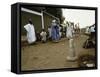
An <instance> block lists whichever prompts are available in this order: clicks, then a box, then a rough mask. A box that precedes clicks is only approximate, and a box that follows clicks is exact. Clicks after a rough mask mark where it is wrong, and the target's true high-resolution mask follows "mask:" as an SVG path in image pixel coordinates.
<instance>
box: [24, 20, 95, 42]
mask: <svg viewBox="0 0 100 77" xmlns="http://www.w3.org/2000/svg"><path fill="white" fill-rule="evenodd" d="M76 25H77V24H76ZM76 25H75V27H74V24H73V23H68V24H67V27H65V29H63V27H62V26H61V25H60V24H59V23H58V21H57V20H55V19H54V20H52V22H51V25H49V26H48V31H46V30H45V29H42V30H41V32H38V33H36V31H35V28H34V25H33V23H32V20H31V19H29V22H28V24H26V25H25V26H24V28H25V30H26V31H27V41H28V44H33V43H35V42H36V41H38V40H39V41H41V42H42V43H46V42H47V40H50V41H52V42H59V40H60V39H61V37H62V36H63V34H64V35H65V37H67V38H68V39H72V38H73V36H74V35H75V33H80V28H79V26H78V27H77V26H76ZM78 25H79V23H78ZM86 32H89V33H90V36H89V40H91V39H93V38H94V37H95V24H93V25H92V26H90V27H88V29H86Z"/></svg>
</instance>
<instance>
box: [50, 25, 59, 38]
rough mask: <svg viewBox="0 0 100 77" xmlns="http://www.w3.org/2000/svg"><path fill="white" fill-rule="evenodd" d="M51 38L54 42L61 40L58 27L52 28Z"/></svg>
mask: <svg viewBox="0 0 100 77" xmlns="http://www.w3.org/2000/svg"><path fill="white" fill-rule="evenodd" d="M51 37H52V40H59V38H60V35H59V27H58V25H52V26H51Z"/></svg>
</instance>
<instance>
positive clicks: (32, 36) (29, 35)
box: [24, 21, 36, 44]
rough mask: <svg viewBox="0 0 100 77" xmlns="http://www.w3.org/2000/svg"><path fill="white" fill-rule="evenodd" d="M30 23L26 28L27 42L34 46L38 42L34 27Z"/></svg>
mask: <svg viewBox="0 0 100 77" xmlns="http://www.w3.org/2000/svg"><path fill="white" fill-rule="evenodd" d="M30 22H31V21H29V23H28V24H26V25H25V26H24V28H25V30H26V31H27V41H28V43H29V44H32V43H34V42H35V41H36V35H35V29H34V25H33V24H32V23H30Z"/></svg>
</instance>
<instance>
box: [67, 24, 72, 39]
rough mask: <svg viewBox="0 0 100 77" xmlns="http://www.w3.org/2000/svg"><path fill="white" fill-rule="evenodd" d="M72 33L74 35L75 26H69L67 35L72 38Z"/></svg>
mask: <svg viewBox="0 0 100 77" xmlns="http://www.w3.org/2000/svg"><path fill="white" fill-rule="evenodd" d="M72 35H73V28H72V27H70V26H69V27H67V31H66V37H67V38H72Z"/></svg>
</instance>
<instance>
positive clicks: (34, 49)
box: [21, 35, 95, 70]
mask: <svg viewBox="0 0 100 77" xmlns="http://www.w3.org/2000/svg"><path fill="white" fill-rule="evenodd" d="M87 38H88V37H87V36H85V35H79V36H77V37H74V41H75V52H76V55H77V57H78V56H80V55H83V54H91V55H95V49H94V48H90V49H84V48H82V45H83V43H84V41H85V40H86V39H87ZM68 52H69V41H68V39H67V38H62V39H61V40H60V41H59V43H53V42H51V41H48V42H47V43H41V42H37V44H36V45H30V46H29V45H26V46H22V49H21V66H22V67H21V69H22V70H41V69H59V68H76V67H78V63H77V61H74V62H70V61H67V60H66V57H67V56H68Z"/></svg>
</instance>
